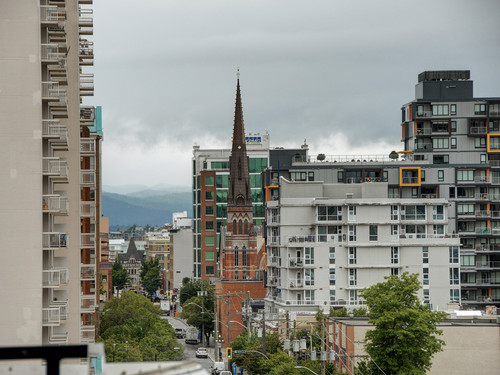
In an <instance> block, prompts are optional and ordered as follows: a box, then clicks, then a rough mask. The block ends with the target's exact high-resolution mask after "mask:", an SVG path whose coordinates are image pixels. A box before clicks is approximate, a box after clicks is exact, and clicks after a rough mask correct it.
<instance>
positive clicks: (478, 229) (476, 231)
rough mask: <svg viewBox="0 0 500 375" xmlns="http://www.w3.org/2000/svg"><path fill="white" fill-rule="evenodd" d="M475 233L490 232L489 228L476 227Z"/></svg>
mask: <svg viewBox="0 0 500 375" xmlns="http://www.w3.org/2000/svg"><path fill="white" fill-rule="evenodd" d="M483 223H484V222H483ZM475 233H476V234H491V228H476V230H475Z"/></svg>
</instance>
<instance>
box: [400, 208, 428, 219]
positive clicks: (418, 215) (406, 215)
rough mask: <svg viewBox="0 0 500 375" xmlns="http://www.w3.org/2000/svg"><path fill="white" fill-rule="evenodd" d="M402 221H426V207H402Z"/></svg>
mask: <svg viewBox="0 0 500 375" xmlns="http://www.w3.org/2000/svg"><path fill="white" fill-rule="evenodd" d="M401 220H425V206H424V205H415V206H414V205H408V206H401Z"/></svg>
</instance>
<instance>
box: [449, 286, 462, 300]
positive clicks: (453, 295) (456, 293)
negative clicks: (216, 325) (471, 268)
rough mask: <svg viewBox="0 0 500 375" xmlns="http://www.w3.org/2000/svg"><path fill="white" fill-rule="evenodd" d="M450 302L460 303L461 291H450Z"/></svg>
mask: <svg viewBox="0 0 500 375" xmlns="http://www.w3.org/2000/svg"><path fill="white" fill-rule="evenodd" d="M450 301H451V302H460V289H450Z"/></svg>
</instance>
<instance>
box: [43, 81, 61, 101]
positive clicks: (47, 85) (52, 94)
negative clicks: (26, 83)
mask: <svg viewBox="0 0 500 375" xmlns="http://www.w3.org/2000/svg"><path fill="white" fill-rule="evenodd" d="M59 92H60V90H59V82H42V97H44V98H59Z"/></svg>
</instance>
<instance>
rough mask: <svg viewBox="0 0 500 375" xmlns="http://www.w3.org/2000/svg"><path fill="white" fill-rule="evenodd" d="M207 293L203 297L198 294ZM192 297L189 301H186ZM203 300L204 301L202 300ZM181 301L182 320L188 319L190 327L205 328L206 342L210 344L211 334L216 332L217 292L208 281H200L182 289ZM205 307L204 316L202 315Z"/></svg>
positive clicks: (190, 283)
mask: <svg viewBox="0 0 500 375" xmlns="http://www.w3.org/2000/svg"><path fill="white" fill-rule="evenodd" d="M201 290H203V291H204V292H206V293H205V294H204V296H203V297H201V296H198V292H199V291H201ZM186 297H190V298H189V299H187V300H186V299H185V298H186ZM202 298H203V300H202ZM180 300H181V304H182V318H184V319H186V321H187V323H188V324H189V325H192V326H194V327H197V328H198V329H200V330H201V329H202V328H204V331H205V339H206V342H209V339H210V336H211V332H212V331H213V330H214V328H215V325H214V313H213V311H214V309H215V290H214V287H213V286H211V285H210V284H209V283H208V282H207V281H204V280H199V281H196V282H191V281H190V282H189V283H188V284H186V285H184V286H183V287H182V288H181V295H180ZM201 306H203V310H204V314H202V309H201Z"/></svg>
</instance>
